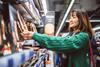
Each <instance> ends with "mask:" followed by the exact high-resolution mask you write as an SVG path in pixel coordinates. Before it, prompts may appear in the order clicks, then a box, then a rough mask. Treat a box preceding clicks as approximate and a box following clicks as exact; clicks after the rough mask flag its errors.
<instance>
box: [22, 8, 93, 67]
mask: <svg viewBox="0 0 100 67" xmlns="http://www.w3.org/2000/svg"><path fill="white" fill-rule="evenodd" d="M22 35H23V37H24V38H26V39H31V38H32V39H34V40H36V41H38V42H39V43H40V45H45V47H46V48H47V49H50V50H53V51H56V52H61V53H66V54H67V56H68V60H67V62H68V63H67V64H68V66H65V67H89V62H88V59H89V57H88V55H87V54H88V51H89V39H90V38H91V37H92V36H93V33H92V28H91V24H90V22H89V19H88V16H87V14H86V13H85V11H82V10H72V11H71V13H70V19H69V35H68V36H65V37H59V36H47V35H45V34H39V33H35V32H30V31H24V32H23V33H22Z"/></svg>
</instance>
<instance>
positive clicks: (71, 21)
mask: <svg viewBox="0 0 100 67" xmlns="http://www.w3.org/2000/svg"><path fill="white" fill-rule="evenodd" d="M78 24H79V21H78V17H77V16H76V12H73V13H72V14H71V16H70V19H69V28H73V29H75V28H77V26H78Z"/></svg>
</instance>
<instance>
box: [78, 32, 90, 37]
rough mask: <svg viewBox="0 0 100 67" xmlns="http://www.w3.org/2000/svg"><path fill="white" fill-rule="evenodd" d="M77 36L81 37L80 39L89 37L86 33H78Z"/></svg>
mask: <svg viewBox="0 0 100 67" xmlns="http://www.w3.org/2000/svg"><path fill="white" fill-rule="evenodd" d="M77 35H79V36H82V37H85V36H86V37H89V35H88V33H87V32H79V33H78V34H77Z"/></svg>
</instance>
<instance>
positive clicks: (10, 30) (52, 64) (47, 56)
mask: <svg viewBox="0 0 100 67" xmlns="http://www.w3.org/2000/svg"><path fill="white" fill-rule="evenodd" d="M83 8H84V9H85V10H86V12H87V14H88V17H89V22H90V23H91V25H92V30H93V32H94V40H95V45H92V47H91V48H92V52H93V53H92V55H93V59H94V64H95V67H100V0H0V67H67V66H66V64H67V62H66V61H63V60H62V59H61V57H63V59H64V58H65V57H66V56H65V54H64V53H60V54H59V53H57V52H56V51H53V50H50V49H48V48H45V46H40V44H41V43H38V41H36V40H34V38H33V39H24V38H23V36H22V33H23V31H26V30H27V31H33V32H36V33H39V34H45V35H48V36H50V37H52V36H55V37H57V36H62V35H64V34H67V33H68V25H69V15H70V11H71V10H72V9H83ZM34 37H35V36H34ZM40 40H41V39H40ZM68 67H78V66H74V65H72V66H68ZM79 67H83V66H79ZM91 67H94V66H93V65H92V66H91Z"/></svg>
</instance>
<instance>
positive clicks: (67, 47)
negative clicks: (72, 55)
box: [32, 32, 89, 52]
mask: <svg viewBox="0 0 100 67" xmlns="http://www.w3.org/2000/svg"><path fill="white" fill-rule="evenodd" d="M32 38H33V39H34V40H36V41H37V42H39V43H40V45H41V44H42V45H45V46H46V48H48V49H50V50H54V51H58V52H73V51H75V50H79V49H82V48H83V47H85V46H86V45H87V44H88V41H89V36H88V34H87V33H85V32H80V33H78V34H76V35H75V36H71V37H58V36H47V35H45V34H39V33H34V35H33V36H32Z"/></svg>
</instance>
